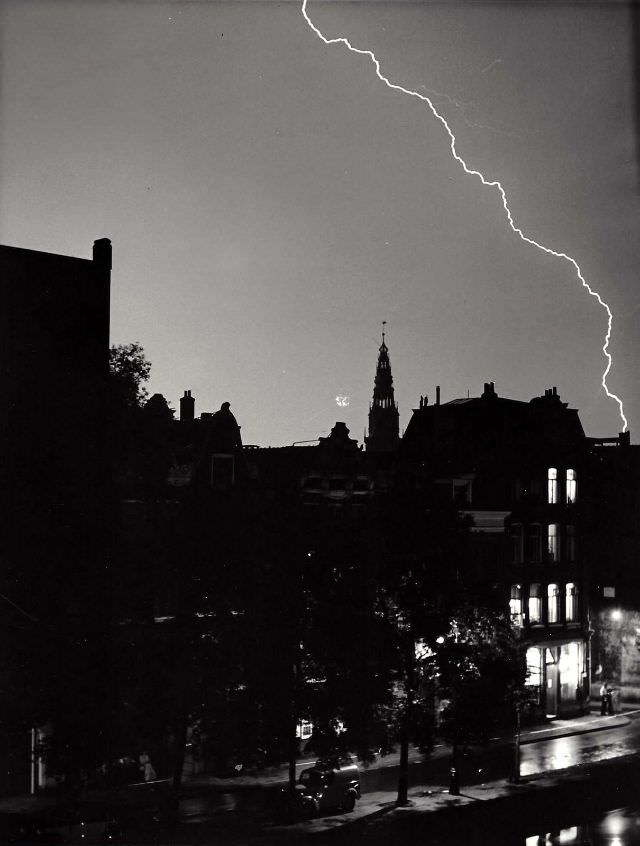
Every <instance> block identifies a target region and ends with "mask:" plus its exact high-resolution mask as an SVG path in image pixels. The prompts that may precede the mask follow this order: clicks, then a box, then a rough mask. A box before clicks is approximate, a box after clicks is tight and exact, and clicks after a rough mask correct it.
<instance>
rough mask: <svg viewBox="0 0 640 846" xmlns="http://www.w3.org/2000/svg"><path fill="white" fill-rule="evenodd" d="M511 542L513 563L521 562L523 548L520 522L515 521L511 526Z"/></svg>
mask: <svg viewBox="0 0 640 846" xmlns="http://www.w3.org/2000/svg"><path fill="white" fill-rule="evenodd" d="M511 542H512V543H513V563H514V564H522V561H523V552H524V550H523V535H522V525H521V524H520V523H515V524H514V525H513V526H512V527H511Z"/></svg>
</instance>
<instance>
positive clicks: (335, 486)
mask: <svg viewBox="0 0 640 846" xmlns="http://www.w3.org/2000/svg"><path fill="white" fill-rule="evenodd" d="M344 489H345V480H344V479H329V490H330V491H343V490H344Z"/></svg>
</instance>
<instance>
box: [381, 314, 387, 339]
mask: <svg viewBox="0 0 640 846" xmlns="http://www.w3.org/2000/svg"><path fill="white" fill-rule="evenodd" d="M386 325H387V321H386V320H383V321H382V343H383V344H384V327H385V326H386Z"/></svg>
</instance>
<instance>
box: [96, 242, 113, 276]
mask: <svg viewBox="0 0 640 846" xmlns="http://www.w3.org/2000/svg"><path fill="white" fill-rule="evenodd" d="M93 260H94V262H95V263H96V264H98V265H100V267H101V269H102V270H111V241H110V240H109V238H99V239H98V240H97V241H94V242H93Z"/></svg>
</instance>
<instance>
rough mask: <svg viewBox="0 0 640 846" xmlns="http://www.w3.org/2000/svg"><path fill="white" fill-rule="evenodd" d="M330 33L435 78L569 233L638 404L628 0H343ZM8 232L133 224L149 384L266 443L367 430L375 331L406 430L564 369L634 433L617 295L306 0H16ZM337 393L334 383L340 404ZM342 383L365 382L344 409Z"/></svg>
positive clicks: (564, 383) (110, 229)
mask: <svg viewBox="0 0 640 846" xmlns="http://www.w3.org/2000/svg"><path fill="white" fill-rule="evenodd" d="M307 11H308V13H309V15H310V16H311V18H312V20H313V22H314V23H315V24H316V25H317V26H318V27H319V28H320V29H321V31H322V32H323V33H324V34H325V35H326V36H327V37H328V38H333V37H339V36H345V37H348V38H349V39H350V41H351V43H352V44H354V45H355V46H357V47H359V48H362V49H369V50H373V51H374V52H375V54H376V56H377V57H378V58H379V60H380V62H381V67H382V69H383V72H384V73H385V74H386V75H387V76H388V77H389V78H390V79H391V80H393V81H394V82H397V83H398V84H400V85H402V86H404V87H406V88H408V89H413V90H416V91H421V92H426V93H428V95H429V96H430V97H431V98H432V99H433V101H434V102H435V103H437V105H438V108H440V109H441V110H442V112H443V114H444V115H445V117H446V119H447V121H449V123H450V124H451V126H452V128H453V130H454V132H455V133H456V138H457V143H458V147H459V150H460V153H461V154H462V155H463V156H464V158H465V160H466V161H468V162H469V163H470V165H471V166H473V167H476V168H478V169H480V170H481V171H482V172H483V173H484V174H485V175H486V176H487V178H489V179H493V178H497V179H499V180H500V181H501V182H502V183H503V184H504V186H505V190H506V191H507V193H508V196H509V200H510V205H511V207H512V209H513V213H514V218H515V220H516V222H517V224H518V225H519V226H521V227H522V228H523V230H524V231H525V232H526V233H527V234H530V235H531V237H533V238H535V239H536V240H538V241H539V242H541V243H544V244H546V245H548V246H549V247H551V248H553V249H555V250H559V251H565V252H566V253H568V254H569V255H571V256H573V257H574V258H575V259H576V260H577V261H578V262H579V264H580V266H581V268H582V269H583V271H584V274H585V278H586V279H587V280H588V281H589V283H590V284H592V285H593V287H594V288H595V289H596V290H598V291H599V292H601V294H602V297H603V299H604V300H605V301H606V302H607V303H609V305H610V307H611V310H612V313H613V334H612V339H611V345H610V349H611V352H612V355H613V360H614V361H613V367H612V370H611V373H610V375H609V384H610V387H611V390H612V391H614V392H615V393H617V394H618V395H620V396H621V397H622V399H623V401H624V403H625V410H626V413H627V417H628V419H629V426H630V430H631V436H632V440H635V432H636V430H637V428H638V423H639V421H640V392H639V391H638V389H637V376H636V370H637V368H636V362H637V361H638V353H639V349H638V347H639V342H640V332H639V329H638V319H637V318H638V309H639V308H640V297H639V295H638V293H637V268H638V266H640V239H638V237H637V234H638V224H639V223H640V201H639V198H638V192H637V187H638V184H639V180H638V174H637V159H636V140H637V139H636V135H635V123H634V121H635V113H634V109H635V99H634V98H635V97H636V91H635V89H634V67H635V65H634V63H635V61H636V57H635V56H634V54H633V52H632V38H631V33H632V31H633V30H632V26H631V17H630V16H631V7H630V6H627V5H626V4H623V3H610V4H595V3H593V4H592V3H579V4H566V5H565V4H521V3H486V4H484V3H474V4H467V3H464V4H463V3H457V2H449V3H446V4H441V3H435V4H431V3H425V4H412V3H408V4H405V3H396V2H384V0H381V2H377V3H374V4H370V3H343V2H339V0H337V2H333V3H325V2H319V0H309V2H308V5H307ZM0 16H1V18H0V23H1V24H2V26H1V28H0V32H1V36H0V37H1V38H2V51H3V98H2V103H1V105H0V109H1V113H0V118H1V120H2V134H3V137H2V145H1V147H0V173H1V175H2V192H1V193H0V241H2V243H4V244H10V245H15V246H22V247H28V248H31V249H36V250H43V251H49V252H54V253H61V254H68V255H76V256H85V257H89V255H90V251H91V245H92V243H93V241H94V240H95V239H96V238H100V237H109V238H111V239H112V242H113V272H112V323H111V335H112V342H113V343H127V342H130V341H140V343H141V344H142V345H143V347H144V349H145V351H146V354H147V356H148V358H149V360H150V361H151V362H152V365H153V367H152V379H151V383H150V385H149V390H150V392H151V393H154V392H158V393H162V394H164V395H165V396H166V397H167V399H168V400H169V401H170V403H171V404H172V406H173V407H174V408H176V409H177V408H178V403H179V398H180V397H181V396H182V394H183V392H184V390H191V391H192V393H193V396H194V397H195V398H196V408H197V411H198V413H199V412H201V411H211V410H215V409H217V408H219V407H220V405H221V403H222V402H223V401H229V402H230V403H231V407H232V409H233V412H234V414H235V415H236V417H237V419H238V421H239V423H240V424H241V425H242V434H243V440H244V441H245V442H246V443H258V444H272V445H277V444H287V443H292V442H294V441H299V440H305V439H311V438H316V437H318V436H325V435H327V434H328V433H329V431H330V429H331V427H332V426H333V424H334V423H335V422H336V421H337V420H340V421H344V422H345V423H346V424H347V426H348V427H349V429H350V430H351V435H352V437H356V438H357V439H358V440H359V441H362V436H363V431H364V429H365V427H366V425H367V414H368V407H369V402H370V400H371V397H372V393H373V380H374V376H375V368H376V360H377V350H378V346H379V330H380V325H381V321H382V320H387V326H386V333H387V334H386V342H387V344H388V347H389V353H390V358H391V366H392V369H393V376H394V388H395V398H396V400H397V402H398V407H399V412H400V427H401V430H402V429H403V428H405V427H406V425H407V423H408V420H409V417H410V414H411V409H412V408H415V407H417V405H418V402H419V398H420V396H421V395H425V394H426V395H429V397H430V398H431V397H433V396H434V394H435V386H436V385H440V386H441V396H442V402H446V401H447V400H448V399H453V398H455V397H466V395H467V391H469V392H470V394H471V395H472V396H473V395H476V396H477V395H479V394H480V393H481V392H482V386H483V384H484V383H485V382H489V381H493V382H495V385H496V390H497V391H498V393H499V394H500V395H502V396H509V397H513V398H516V399H523V400H529V399H531V398H532V397H533V396H537V395H538V396H539V395H542V394H543V393H544V391H545V389H547V388H549V387H552V386H554V385H555V386H557V387H558V391H559V392H560V394H561V396H562V399H563V401H565V402H568V403H569V404H570V406H571V407H573V408H577V409H578V410H579V412H580V417H581V420H582V422H583V425H584V428H585V430H586V432H587V434H589V435H596V436H598V435H600V436H604V435H613V434H616V433H617V432H619V431H620V430H621V428H622V423H621V420H620V417H619V415H618V409H617V406H616V404H615V403H614V402H612V401H611V400H608V399H607V397H606V396H605V394H604V392H603V390H602V388H601V385H600V379H601V375H602V372H603V370H604V366H605V364H606V362H605V360H604V357H603V355H602V349H601V348H602V343H603V340H604V334H605V331H606V316H605V315H604V313H603V311H602V309H601V307H600V306H598V304H597V303H596V302H594V301H593V299H592V298H590V297H589V296H588V295H587V294H586V293H585V291H584V290H583V289H582V288H581V286H580V284H579V282H578V281H577V280H576V278H575V274H573V272H572V271H571V268H569V267H568V266H567V265H566V263H563V262H562V261H558V260H557V259H554V258H552V257H550V256H546V255H543V254H541V253H540V252H539V251H537V250H535V249H534V248H532V247H529V246H528V245H526V244H523V243H522V242H521V241H519V240H518V239H517V238H516V237H515V236H514V235H513V233H511V232H510V230H509V229H508V227H507V225H506V223H505V218H504V211H503V209H502V207H501V203H500V199H499V197H498V196H497V195H496V193H495V192H494V191H492V190H489V189H486V188H483V187H482V186H481V185H480V184H479V183H478V181H477V180H476V179H474V178H472V177H469V176H466V175H465V174H464V173H463V172H462V171H461V169H460V167H459V166H458V164H457V163H456V162H455V161H453V159H452V157H451V153H450V149H449V139H448V137H447V135H446V133H445V132H444V130H443V127H442V126H441V125H440V124H439V122H438V121H437V120H435V119H434V117H433V115H431V114H430V112H429V111H428V110H427V109H426V108H425V107H424V104H422V103H420V102H419V101H418V100H416V99H414V98H408V97H406V96H403V95H402V94H400V93H397V92H393V91H390V90H389V89H388V88H386V87H385V86H384V85H383V84H382V83H380V81H379V80H378V79H377V78H376V76H375V73H374V72H373V68H372V65H371V62H370V60H369V59H368V58H367V57H364V56H356V55H354V54H352V53H350V52H349V51H348V50H346V49H345V48H344V47H343V46H342V45H329V46H327V45H325V44H323V43H322V42H321V41H320V39H319V38H318V37H317V36H316V35H315V34H314V32H312V30H311V29H310V27H309V26H308V24H307V22H306V21H305V19H304V17H303V15H302V12H301V3H297V2H290V3H277V2H269V0H265V2H259V3H222V2H220V3H217V2H205V3H186V2H185V3H179V2H169V0H167V2H164V0H154V2H149V3H134V2H131V3H123V2H120V0H101V2H100V3H76V2H73V0H32V2H29V3H24V2H21V0H0ZM337 398H341V400H342V402H341V403H339V402H338V401H337ZM344 398H348V405H346V404H344Z"/></svg>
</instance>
